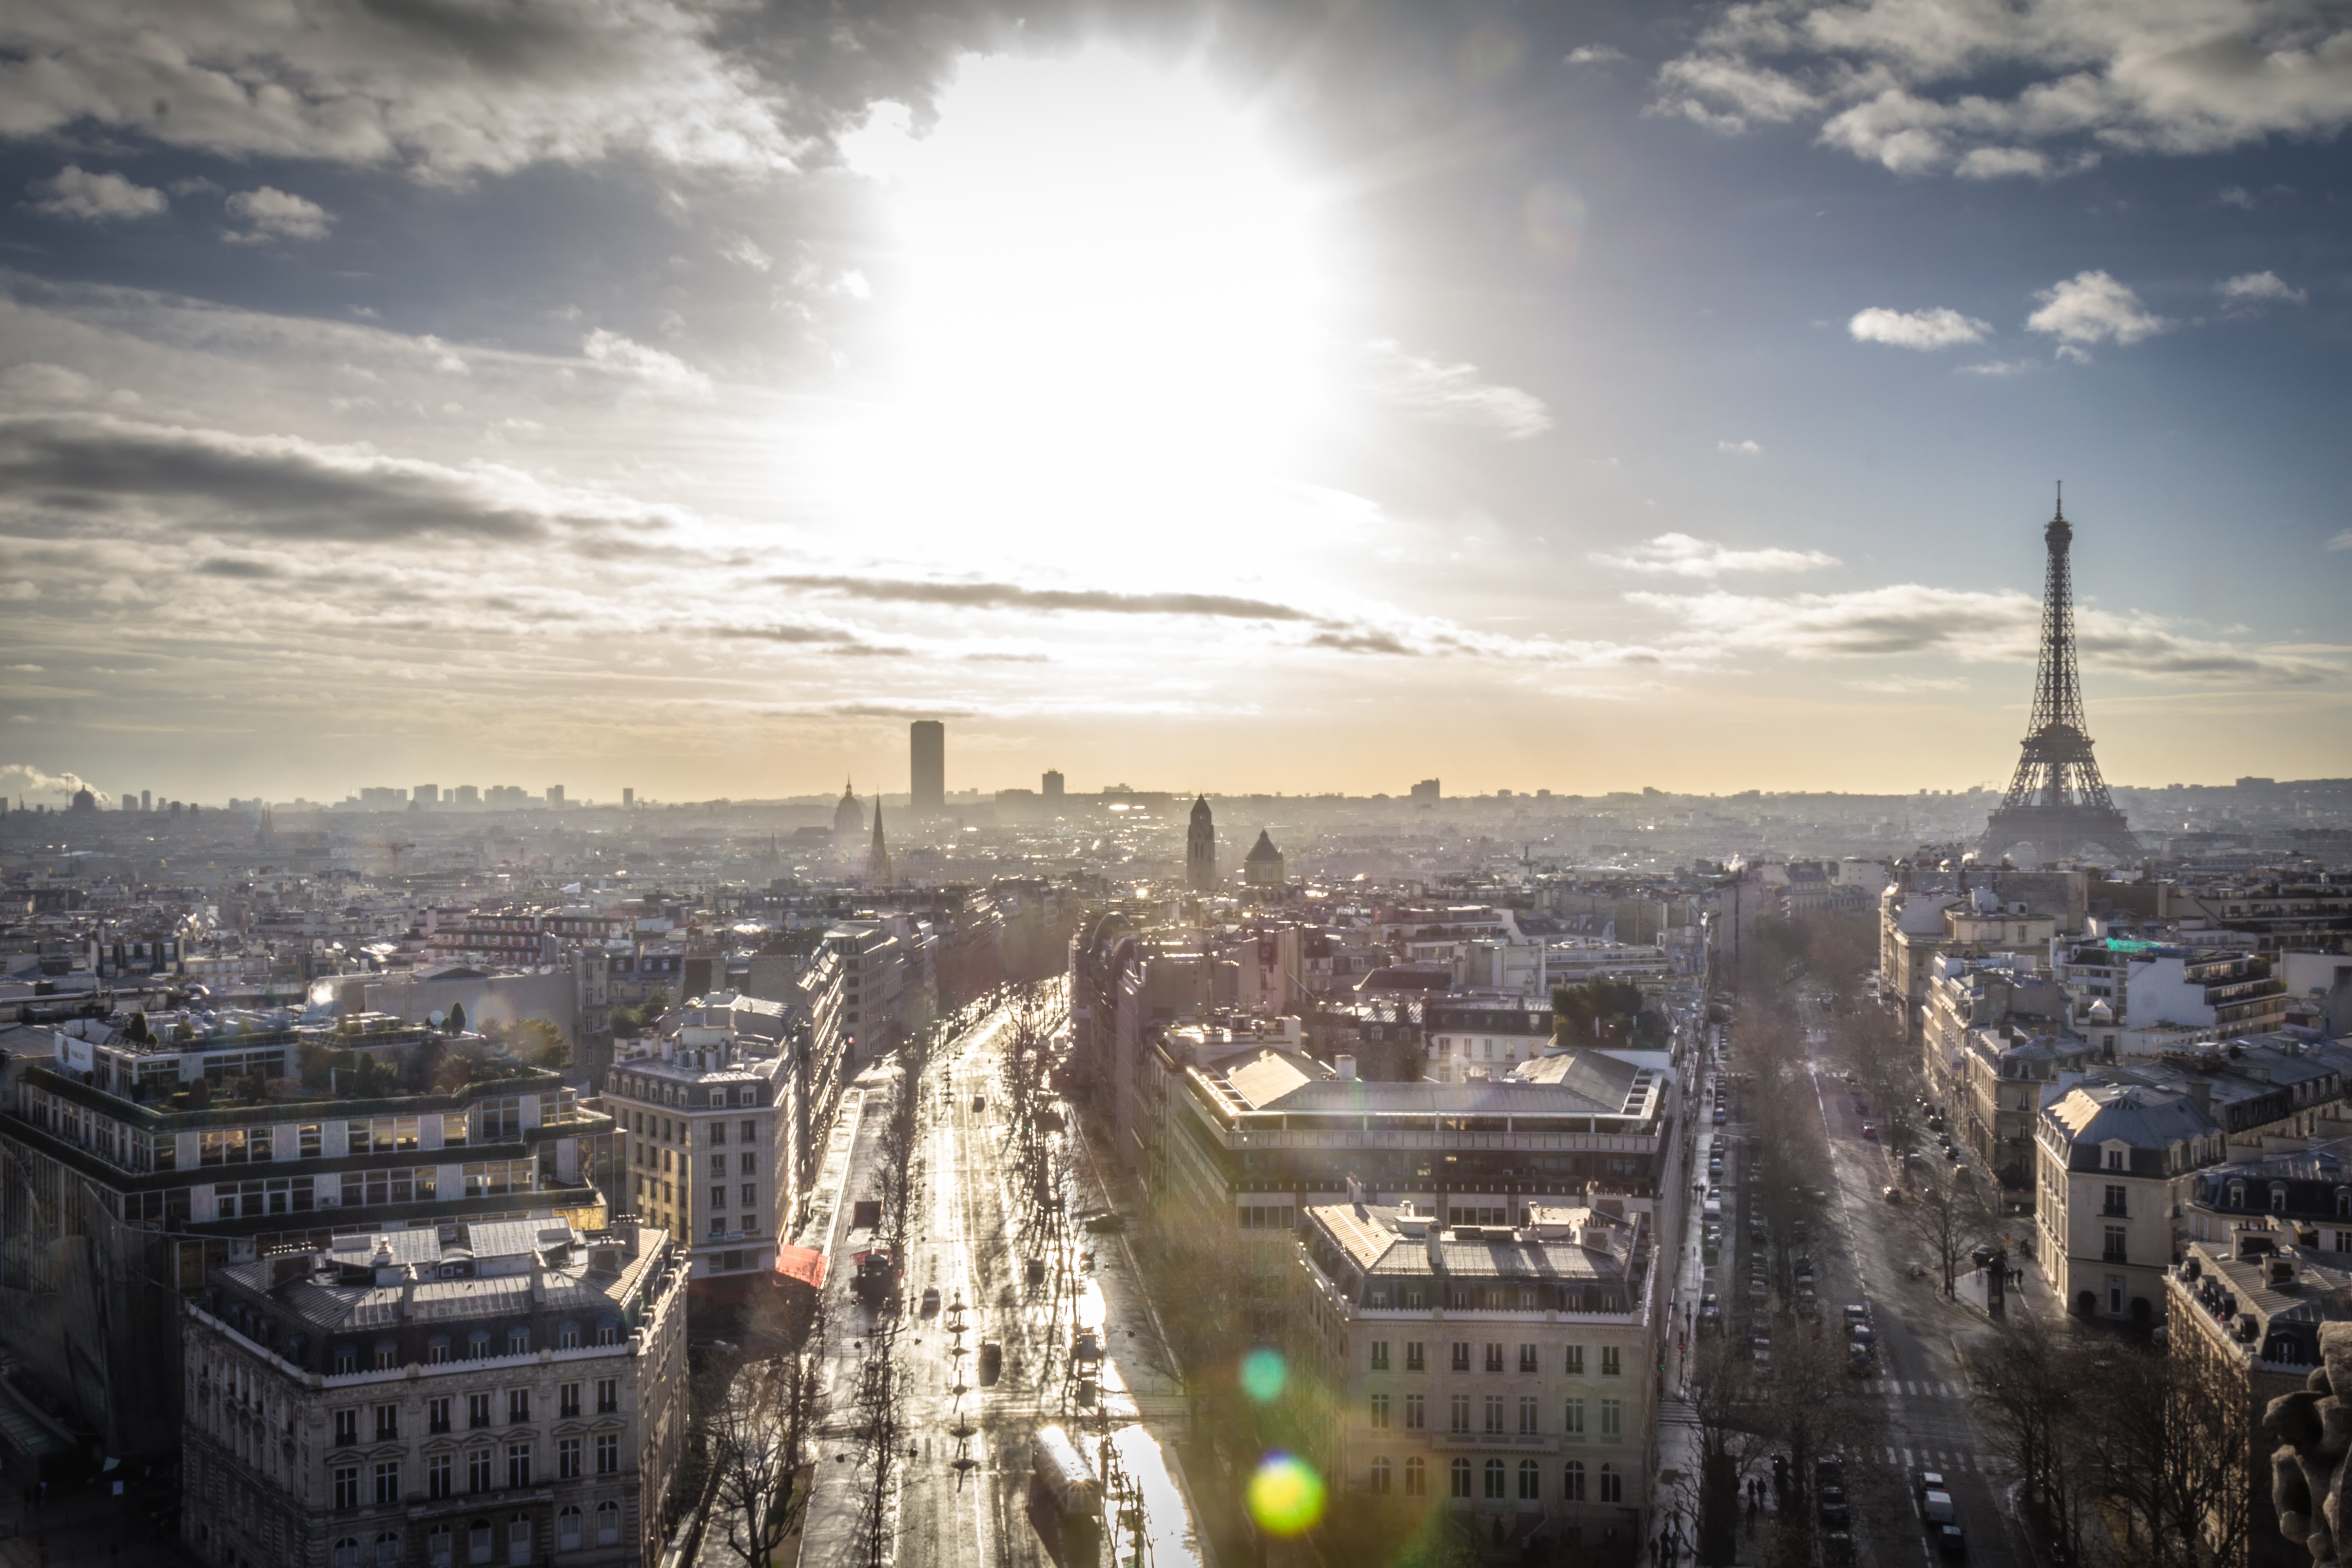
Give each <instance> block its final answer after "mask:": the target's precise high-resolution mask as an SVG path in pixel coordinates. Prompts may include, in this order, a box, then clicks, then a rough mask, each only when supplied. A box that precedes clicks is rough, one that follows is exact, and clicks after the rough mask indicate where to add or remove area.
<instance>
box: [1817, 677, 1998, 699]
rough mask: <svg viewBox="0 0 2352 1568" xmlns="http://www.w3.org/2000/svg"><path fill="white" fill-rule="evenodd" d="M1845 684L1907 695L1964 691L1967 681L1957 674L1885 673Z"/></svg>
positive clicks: (1897, 694) (1861, 689)
mask: <svg viewBox="0 0 2352 1568" xmlns="http://www.w3.org/2000/svg"><path fill="white" fill-rule="evenodd" d="M1846 685H1849V686H1852V687H1853V689H1854V690H1855V691H1858V692H1879V693H1883V694H1885V695H1888V696H1909V695H1914V694H1916V693H1919V692H1964V691H1967V690H1968V689H1969V683H1968V682H1967V681H1965V680H1963V679H1961V678H1960V677H1959V676H1958V675H1885V676H1882V677H1880V678H1879V679H1876V680H1868V681H1848V682H1846Z"/></svg>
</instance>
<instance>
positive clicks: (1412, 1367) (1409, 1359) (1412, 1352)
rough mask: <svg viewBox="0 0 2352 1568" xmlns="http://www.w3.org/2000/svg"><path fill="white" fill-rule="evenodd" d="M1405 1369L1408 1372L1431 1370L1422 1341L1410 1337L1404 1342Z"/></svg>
mask: <svg viewBox="0 0 2352 1568" xmlns="http://www.w3.org/2000/svg"><path fill="white" fill-rule="evenodd" d="M1404 1369H1405V1370H1406V1371H1407V1372H1426V1371H1427V1370H1429V1363H1428V1362H1427V1361H1426V1360H1425V1359H1423V1355H1422V1344H1421V1341H1419V1340H1417V1339H1409V1340H1407V1341H1405V1342H1404Z"/></svg>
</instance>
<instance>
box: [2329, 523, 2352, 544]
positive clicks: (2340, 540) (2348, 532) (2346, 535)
mask: <svg viewBox="0 0 2352 1568" xmlns="http://www.w3.org/2000/svg"><path fill="white" fill-rule="evenodd" d="M2324 548H2326V549H2352V528H2347V529H2345V530H2344V531H2343V532H2342V533H2340V534H2338V535H2336V537H2335V538H2332V539H2329V540H2328V541H2327V543H2326V546H2325V547H2324Z"/></svg>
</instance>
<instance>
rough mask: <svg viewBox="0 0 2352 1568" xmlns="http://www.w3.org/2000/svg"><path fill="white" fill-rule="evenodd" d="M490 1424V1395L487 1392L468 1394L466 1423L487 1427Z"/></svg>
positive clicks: (469, 1425)
mask: <svg viewBox="0 0 2352 1568" xmlns="http://www.w3.org/2000/svg"><path fill="white" fill-rule="evenodd" d="M489 1424H490V1396H488V1395H487V1394H468V1395H467V1396H466V1425H467V1426H468V1427H487V1426H488V1425H489Z"/></svg>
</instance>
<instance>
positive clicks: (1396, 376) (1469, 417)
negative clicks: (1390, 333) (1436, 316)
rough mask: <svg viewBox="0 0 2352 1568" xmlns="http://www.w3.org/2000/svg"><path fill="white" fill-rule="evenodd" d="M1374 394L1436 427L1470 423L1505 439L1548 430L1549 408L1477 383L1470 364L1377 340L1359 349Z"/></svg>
mask: <svg viewBox="0 0 2352 1568" xmlns="http://www.w3.org/2000/svg"><path fill="white" fill-rule="evenodd" d="M1364 358H1365V361H1366V363H1367V365H1368V367H1369V370H1370V383H1371V388H1372V392H1373V394H1374V395H1375V396H1376V397H1378V398H1379V399H1380V400H1381V402H1385V403H1387V404H1389V405H1390V406H1391V407H1392V408H1397V409H1401V410H1402V411H1403V412H1405V413H1409V414H1412V415H1414V416H1416V417H1418V418H1422V419H1427V420H1431V421H1433V422H1435V423H1440V424H1460V425H1469V426H1472V427H1474V428H1476V429H1482V430H1486V431H1490V432H1492V433H1493V434H1496V435H1499V436H1501V437H1502V438H1503V439H1504V440H1506V441H1525V440H1528V438H1530V437H1532V436H1538V435H1541V434H1543V433H1544V432H1545V431H1547V430H1549V429H1550V428H1551V423H1552V421H1551V410H1549V408H1547V407H1545V406H1544V402H1543V400H1542V399H1541V398H1539V397H1538V396H1536V395H1535V393H1533V392H1522V391H1521V390H1520V389H1518V388H1517V387H1513V386H1502V385H1499V384H1497V383H1495V382H1487V381H1484V380H1481V379H1480V377H1479V375H1478V367H1477V366H1475V365H1466V364H1464V365H1445V364H1440V363H1438V362H1437V361H1434V360H1427V359H1423V358H1422V357H1421V356H1419V355H1417V354H1410V353H1407V352H1406V351H1405V350H1403V349H1402V348H1401V347H1399V346H1398V345H1397V344H1396V343H1394V342H1391V341H1388V340H1380V341H1375V342H1371V343H1367V344H1365V345H1364Z"/></svg>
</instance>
